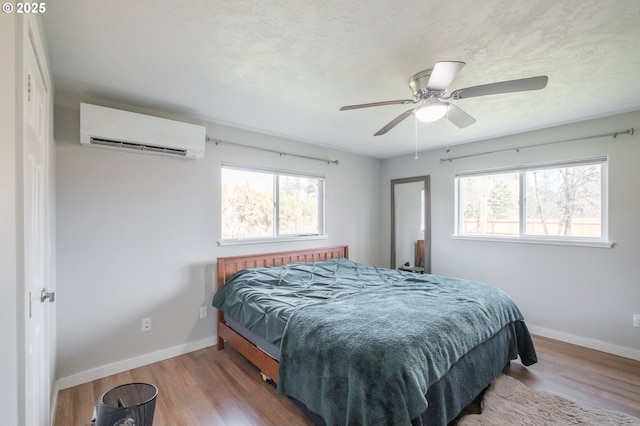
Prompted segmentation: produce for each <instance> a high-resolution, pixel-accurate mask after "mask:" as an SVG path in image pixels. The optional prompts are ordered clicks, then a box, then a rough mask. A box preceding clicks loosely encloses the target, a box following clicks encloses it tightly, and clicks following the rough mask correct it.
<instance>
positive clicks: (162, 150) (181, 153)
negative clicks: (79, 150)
mask: <svg viewBox="0 0 640 426" xmlns="http://www.w3.org/2000/svg"><path fill="white" fill-rule="evenodd" d="M91 144H92V145H103V146H110V147H114V148H124V149H133V150H136V151H150V152H155V153H159V154H167V155H176V156H178V157H185V156H186V155H187V150H186V149H175V148H166V147H162V146H155V145H143V144H140V143H132V142H121V141H112V140H109V139H101V138H91Z"/></svg>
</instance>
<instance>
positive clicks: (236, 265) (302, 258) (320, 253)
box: [217, 246, 349, 288]
mask: <svg viewBox="0 0 640 426" xmlns="http://www.w3.org/2000/svg"><path fill="white" fill-rule="evenodd" d="M337 257H344V258H349V246H334V247H325V248H318V249H308V250H293V251H281V252H276V253H262V254H248V255H242V256H231V257H219V258H218V269H217V271H218V272H217V283H218V288H220V287H221V286H222V285H223V284H224V283H226V282H227V280H228V279H229V278H230V277H231V276H232V275H233V274H235V273H236V272H238V271H240V270H242V269H248V268H259V267H265V266H282V265H286V264H288V263H293V262H316V261H318V260H326V259H334V258H337Z"/></svg>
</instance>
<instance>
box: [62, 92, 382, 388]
mask: <svg viewBox="0 0 640 426" xmlns="http://www.w3.org/2000/svg"><path fill="white" fill-rule="evenodd" d="M105 106H114V105H107V104H105ZM123 109H127V108H126V107H123ZM55 112H56V114H55V139H56V146H57V149H56V151H57V152H56V158H57V163H56V165H57V188H56V190H57V197H58V198H57V250H58V252H57V253H58V294H57V303H58V361H59V362H58V366H59V368H58V374H59V377H67V378H69V376H74V377H73V378H72V379H70V380H67V381H66V382H65V383H63V384H61V386H63V387H64V386H65V385H73V384H75V383H79V382H82V381H84V380H89V379H92V378H94V377H99V376H101V375H103V374H104V373H109V372H111V371H113V370H118V369H120V368H124V367H131V366H135V365H136V364H140V363H143V362H148V361H152V360H154V359H159V358H162V357H163V356H166V355H170V354H172V353H176V354H177V353H179V352H184V351H186V350H189V349H194V348H198V347H202V346H205V345H207V344H212V343H214V341H213V340H212V338H213V336H215V333H216V329H215V316H214V312H213V310H212V309H211V308H209V316H208V318H206V319H199V317H198V309H199V307H200V306H210V304H211V298H212V288H213V285H214V282H215V262H216V258H217V257H219V256H231V255H236V254H243V253H256V252H269V251H282V250H293V249H302V248H307V247H308V248H311V247H319V246H329V245H337V244H349V247H350V257H352V258H353V259H354V260H356V261H361V262H366V263H377V261H378V259H379V258H380V255H381V250H380V247H379V235H378V233H377V232H375V230H377V229H378V226H379V223H380V220H381V219H380V205H381V199H380V190H379V189H380V188H379V185H378V182H379V177H380V170H381V161H380V160H377V159H372V158H369V157H363V156H358V155H353V154H347V153H344V152H337V151H332V150H329V149H324V148H322V147H314V146H309V145H305V144H302V143H298V142H293V141H289V140H285V139H282V138H278V137H273V136H267V135H262V134H257V133H253V132H249V131H243V130H238V129H233V128H230V127H225V126H220V125H214V124H206V126H207V128H208V129H207V134H208V135H209V136H210V137H212V138H217V139H222V140H228V141H232V142H238V143H243V144H251V145H258V146H263V147H267V148H269V149H281V150H283V151H289V152H293V153H300V154H304V155H311V156H318V157H322V158H330V159H337V160H339V161H340V164H339V165H338V166H336V165H333V164H327V163H324V162H316V161H310V160H305V159H299V158H295V157H291V156H282V157H281V156H278V155H276V154H271V153H265V152H261V151H256V150H250V149H245V148H239V147H234V146H231V145H224V144H223V145H219V146H215V145H214V144H211V143H209V144H207V150H206V156H205V158H204V159H203V160H197V161H188V160H177V159H171V158H166V157H158V156H148V155H141V154H135V153H125V152H116V151H109V150H103V149H98V148H88V147H84V146H81V145H80V143H79V106H78V104H77V103H70V102H67V103H65V102H61V103H58V104H57V105H56V111H55ZM137 112H148V111H137ZM173 118H178V119H179V118H180V117H173ZM192 122H193V121H192ZM221 161H228V162H233V163H240V164H249V165H257V166H260V165H262V166H269V167H273V168H277V169H284V170H294V171H295V170H299V171H304V172H311V173H315V174H322V175H325V177H326V182H325V183H326V232H327V234H328V239H327V240H321V241H301V242H295V243H291V242H289V243H283V242H281V243H268V244H267V243H265V244H253V245H235V246H218V245H217V244H216V242H217V241H218V240H219V238H220V163H221ZM144 317H151V318H152V328H153V329H152V331H150V332H147V333H141V331H140V322H141V319H142V318H144ZM168 348H169V349H168ZM172 351H173V352H172ZM154 353H155V354H156V355H153V354H154ZM149 354H152V355H149ZM154 357H155V358H154ZM109 365H111V366H112V367H111V368H106V369H105V368H104V366H109Z"/></svg>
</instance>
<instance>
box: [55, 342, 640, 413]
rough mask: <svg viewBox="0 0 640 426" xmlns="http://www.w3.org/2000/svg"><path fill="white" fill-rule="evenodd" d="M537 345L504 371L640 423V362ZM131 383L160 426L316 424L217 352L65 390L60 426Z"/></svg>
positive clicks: (237, 358) (240, 363)
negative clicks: (534, 358)
mask: <svg viewBox="0 0 640 426" xmlns="http://www.w3.org/2000/svg"><path fill="white" fill-rule="evenodd" d="M534 342H535V345H536V350H537V352H538V359H539V361H538V363H537V364H535V365H533V366H531V367H524V366H522V364H520V363H519V362H518V361H514V362H512V363H511V364H510V365H509V366H508V367H507V368H506V369H505V373H507V374H509V375H510V376H513V377H515V378H516V379H518V380H520V381H521V382H523V383H525V384H526V385H527V386H529V387H530V388H532V389H537V390H543V391H547V392H551V393H555V394H558V395H562V396H565V397H567V398H569V399H572V400H573V401H576V402H578V403H580V404H582V405H585V406H589V407H592V408H598V409H608V410H615V411H621V412H624V413H627V414H631V415H632V416H635V417H638V418H640V362H639V361H633V360H630V359H626V358H621V357H617V356H614V355H609V354H605V353H602V352H598V351H594V350H591V349H586V348H581V347H578V346H574V345H570V344H567V343H563V342H558V341H555V340H551V339H546V338H542V337H537V336H534ZM131 382H147V383H153V384H155V385H156V386H157V387H158V389H159V393H158V398H157V402H156V410H155V417H154V426H182V425H185V426H198V425H202V426H211V425H234V426H236V425H256V426H268V425H311V422H309V421H308V420H307V419H306V418H305V417H304V416H303V414H302V413H301V412H300V410H299V409H298V408H297V407H296V406H295V405H294V404H293V403H292V402H291V401H289V400H288V399H287V398H285V397H280V396H278V395H277V392H276V389H275V388H274V387H273V386H271V385H270V384H267V383H265V382H263V381H262V380H260V376H259V373H258V371H257V370H256V369H255V367H253V365H251V364H250V363H249V362H247V361H246V360H245V359H244V358H243V357H242V356H241V355H240V354H238V353H237V352H235V351H234V350H233V349H230V348H227V349H225V350H223V351H217V350H216V348H215V347H211V348H206V349H202V350H199V351H196V352H192V353H189V354H186V355H181V356H178V357H175V358H171V359H168V360H165V361H161V362H157V363H154V364H151V365H148V366H145V367H141V368H136V369H134V370H130V371H127V372H124V373H120V374H116V375H114V376H109V377H106V378H103V379H99V380H95V381H93V382H90V383H85V384H82V385H79V386H75V387H72V388H69V389H64V390H62V391H60V393H59V395H58V403H57V406H56V418H55V423H54V424H55V426H85V425H89V424H90V422H91V415H92V412H93V407H94V406H95V404H96V403H97V402H98V399H99V398H100V396H101V395H102V394H103V393H104V392H106V391H108V390H109V389H111V388H113V387H115V386H117V385H120V384H123V383H131Z"/></svg>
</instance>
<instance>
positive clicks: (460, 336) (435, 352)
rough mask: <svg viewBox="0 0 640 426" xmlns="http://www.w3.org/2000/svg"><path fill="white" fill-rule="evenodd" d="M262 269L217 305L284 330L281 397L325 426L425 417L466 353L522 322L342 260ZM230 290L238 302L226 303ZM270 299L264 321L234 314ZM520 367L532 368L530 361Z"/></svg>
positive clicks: (484, 301) (488, 302) (436, 286)
mask: <svg viewBox="0 0 640 426" xmlns="http://www.w3.org/2000/svg"><path fill="white" fill-rule="evenodd" d="M266 269H268V271H263V270H250V271H248V272H246V273H243V274H240V275H242V277H241V279H240V278H239V280H240V281H243V283H242V284H240V283H235V284H234V282H235V281H234V279H232V280H231V281H230V283H231V284H232V286H231V287H230V288H229V289H227V290H225V287H227V286H228V285H229V283H227V284H226V285H225V286H223V287H222V289H221V290H224V291H221V292H218V294H216V297H215V298H214V306H216V305H217V306H216V307H219V308H221V309H223V310H224V311H225V314H229V312H231V313H232V314H233V315H232V316H236V318H234V319H236V320H241V319H239V318H237V317H238V316H239V317H243V316H244V318H245V319H247V318H249V319H250V321H249V322H250V323H253V325H254V326H255V325H256V324H258V327H257V328H263V329H268V328H270V327H269V326H265V325H264V324H265V323H267V322H268V321H265V320H264V318H267V317H269V315H267V314H266V312H267V311H269V312H271V311H274V312H275V313H276V315H275V318H276V319H277V318H278V317H279V318H280V319H279V320H273V321H271V326H272V327H271V328H279V327H281V326H284V332H283V333H282V339H281V357H280V371H279V378H278V393H280V394H283V395H287V396H291V397H293V398H295V399H297V400H299V401H301V402H303V403H304V404H305V405H306V406H307V408H309V409H310V410H311V411H313V412H315V413H317V414H319V415H321V416H322V417H323V419H324V420H325V422H326V424H327V425H329V426H331V425H379V424H380V425H383V424H384V425H409V424H410V423H411V420H412V419H414V418H416V417H419V416H420V415H421V414H422V413H423V412H424V411H425V410H426V408H427V400H426V397H425V395H426V393H427V389H428V388H429V386H431V385H432V384H434V383H435V382H437V381H438V380H439V379H440V378H441V377H442V376H443V375H445V374H446V373H447V371H448V370H449V369H450V368H451V366H453V365H454V364H455V363H456V362H457V361H458V360H460V359H461V358H462V357H463V356H464V355H465V354H466V353H467V352H469V351H470V350H471V349H473V348H474V347H476V346H477V345H479V344H481V343H483V342H485V341H487V340H488V339H490V338H491V337H492V336H494V335H495V334H496V333H498V332H499V331H500V330H502V329H503V328H504V327H506V326H507V325H509V324H511V323H513V322H521V321H523V318H522V315H521V313H520V311H519V310H518V308H517V307H516V306H515V304H514V303H513V301H512V300H511V299H510V298H509V297H508V296H507V295H506V294H505V293H504V292H502V291H500V290H498V289H496V288H493V287H490V286H487V285H484V284H480V283H476V282H471V281H466V280H460V279H453V278H445V277H439V276H434V275H426V274H425V275H421V274H413V273H409V272H399V271H395V270H390V269H384V268H375V267H372V266H367V265H361V264H357V263H354V262H351V261H349V260H346V259H338V260H330V261H322V262H317V263H315V264H295V265H287V266H286V267H283V268H266ZM278 270H279V271H278ZM262 274H267V275H266V276H262V279H261V278H260V276H261V275H262ZM234 286H235V287H237V289H236V290H240V292H241V293H244V295H243V296H242V297H240V296H233V295H232V294H231V293H233V291H232V287H234ZM265 286H266V287H265ZM285 289H286V290H285ZM269 294H271V295H274V296H275V298H276V299H279V300H280V303H279V304H278V306H279V308H275V307H274V306H272V305H271V302H269V303H268V304H267V306H269V307H268V308H266V309H265V308H261V309H262V311H261V312H262V314H260V313H255V312H254V313H253V314H240V313H239V308H238V304H237V303H236V302H237V300H239V299H241V298H244V299H247V298H248V300H250V302H249V303H248V304H249V305H256V304H258V301H259V300H260V299H268V296H269ZM291 294H295V295H296V297H295V298H290V295H291ZM216 299H217V300H216ZM293 299H296V300H297V301H296V302H293ZM225 304H228V305H229V306H228V308H229V309H228V310H225V308H224V305H225ZM258 317H263V319H262V320H261V321H257V320H256V319H257V318H258ZM276 323H279V325H277V326H273V324H276ZM260 324H262V325H260ZM248 325H249V326H251V324H248ZM518 329H522V330H525V331H526V327H518ZM270 331H271V332H274V331H275V330H270ZM528 337H529V336H526V338H528ZM521 358H522V361H523V363H525V365H529V364H531V363H534V362H535V361H536V360H535V352H532V353H530V354H525V356H523V355H522V354H521Z"/></svg>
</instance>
